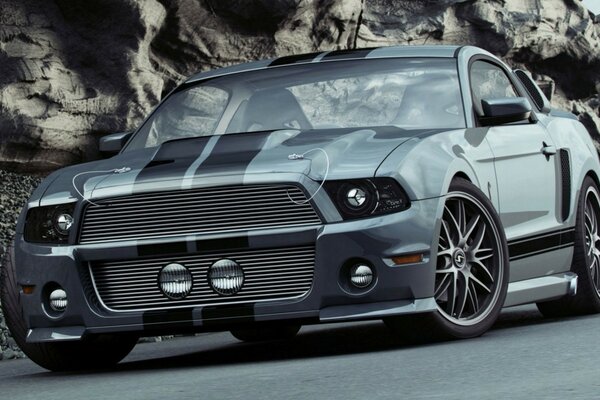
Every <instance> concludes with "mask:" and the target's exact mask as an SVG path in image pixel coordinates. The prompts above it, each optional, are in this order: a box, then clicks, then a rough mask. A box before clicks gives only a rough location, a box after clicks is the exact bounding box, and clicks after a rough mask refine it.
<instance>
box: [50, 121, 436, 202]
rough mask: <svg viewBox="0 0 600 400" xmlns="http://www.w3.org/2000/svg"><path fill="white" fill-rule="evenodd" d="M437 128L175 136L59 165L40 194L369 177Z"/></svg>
mask: <svg viewBox="0 0 600 400" xmlns="http://www.w3.org/2000/svg"><path fill="white" fill-rule="evenodd" d="M438 131H439V130H438ZM434 132H437V131H432V130H404V129H401V128H397V127H380V128H368V129H356V128H353V129H348V128H344V129H331V130H309V131H299V130H277V131H262V132H252V133H242V134H228V135H222V136H210V137H198V138H190V139H179V140H172V141H169V142H165V143H163V144H162V145H161V146H160V147H158V148H151V149H140V150H135V151H127V152H124V153H121V154H119V155H117V156H115V157H112V158H110V159H106V160H99V161H95V162H91V163H85V164H80V165H75V166H72V167H68V168H65V169H63V170H61V171H58V172H57V173H55V174H53V176H52V177H49V178H48V179H52V182H51V183H49V184H47V188H46V190H45V193H44V195H43V199H42V200H43V202H48V203H55V202H58V200H57V199H59V198H62V199H64V198H65V197H68V198H79V197H80V196H79V194H78V193H77V191H76V190H75V189H74V188H73V186H75V187H76V188H77V190H79V192H81V193H82V194H83V195H84V196H85V197H86V198H88V199H91V198H96V197H105V196H106V195H107V193H108V192H109V193H110V196H120V195H127V194H132V193H136V192H144V191H149V190H157V189H158V190H162V189H164V188H165V187H169V188H171V187H180V188H190V187H195V186H202V185H203V182H204V184H205V183H206V182H212V181H215V180H216V181H217V182H223V181H225V182H231V181H232V177H235V179H237V181H238V182H239V183H240V184H241V183H243V182H244V177H248V176H250V175H253V176H255V175H259V174H260V175H261V178H262V177H264V181H269V179H270V178H269V175H270V174H278V173H282V174H303V175H305V176H307V177H309V178H310V179H313V180H316V181H320V180H323V179H325V178H326V179H349V178H365V177H370V176H373V175H374V173H375V171H376V170H377V167H378V166H379V165H380V164H381V163H382V161H383V160H384V159H385V158H386V157H387V156H388V155H389V154H390V153H391V152H392V151H393V150H394V149H395V148H397V147H398V146H400V145H401V144H402V143H404V142H406V141H407V140H409V139H410V138H411V137H416V136H423V135H426V134H430V133H434ZM115 170H118V171H115ZM219 177H221V178H219ZM224 177H229V178H227V179H224ZM235 179H233V180H234V181H235ZM73 181H74V182H73ZM73 183H74V184H73Z"/></svg>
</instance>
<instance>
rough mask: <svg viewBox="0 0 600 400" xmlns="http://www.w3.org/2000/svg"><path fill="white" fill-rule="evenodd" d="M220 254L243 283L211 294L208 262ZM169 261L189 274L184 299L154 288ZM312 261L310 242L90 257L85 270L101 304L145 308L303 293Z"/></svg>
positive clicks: (118, 308)
mask: <svg viewBox="0 0 600 400" xmlns="http://www.w3.org/2000/svg"><path fill="white" fill-rule="evenodd" d="M223 258H227V259H230V260H234V261H235V262H237V263H238V264H240V265H241V266H242V268H243V270H244V276H245V280H244V285H243V287H242V289H241V290H240V291H239V292H238V293H237V294H235V295H233V296H222V295H219V294H217V293H215V292H214V291H213V290H212V289H211V287H210V285H209V283H208V280H207V275H208V269H209V267H210V266H211V265H212V264H213V263H214V262H216V261H218V260H220V259H223ZM169 263H178V264H182V265H184V266H186V267H187V268H188V269H189V270H190V272H191V273H192V277H193V281H194V283H193V287H192V291H191V293H190V294H189V296H187V297H186V298H185V299H183V300H171V299H169V298H167V297H166V296H165V295H163V294H162V292H161V290H160V288H159V287H158V282H157V277H158V274H159V272H160V270H161V269H162V268H163V267H164V266H165V265H167V264H169ZM314 264H315V248H314V245H313V246H302V247H288V248H278V249H264V250H243V251H228V252H213V253H204V254H196V255H188V256H180V257H160V258H152V259H141V260H130V261H111V262H100V263H97V262H93V263H90V274H91V277H92V281H93V283H94V287H95V289H96V294H97V295H98V297H99V299H100V301H101V302H102V303H103V305H104V306H105V307H106V308H108V309H109V310H112V311H142V310H143V311H145V310H152V309H169V308H180V307H195V306H204V305H220V304H243V303H254V302H261V301H272V300H280V299H281V300H283V299H291V298H297V297H302V296H304V295H305V294H306V293H308V291H309V290H310V288H311V286H312V282H313V274H314Z"/></svg>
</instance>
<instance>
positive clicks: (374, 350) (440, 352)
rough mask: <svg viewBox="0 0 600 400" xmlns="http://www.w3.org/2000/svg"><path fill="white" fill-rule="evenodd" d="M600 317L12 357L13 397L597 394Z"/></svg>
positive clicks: (7, 386)
mask: <svg viewBox="0 0 600 400" xmlns="http://www.w3.org/2000/svg"><path fill="white" fill-rule="evenodd" d="M599 344H600V316H590V317H579V318H570V319H565V320H545V319H542V317H541V316H540V314H539V313H538V312H537V311H536V310H535V308H534V307H531V306H529V307H519V308H514V309H510V310H506V311H504V312H503V314H502V316H501V319H500V321H499V322H498V323H497V324H496V326H495V328H494V329H493V330H492V331H490V332H489V333H488V334H486V335H485V336H483V337H481V338H478V339H474V340H467V341H460V342H452V343H441V344H435V345H428V346H403V345H401V344H398V343H397V342H396V341H395V340H394V338H393V337H392V336H391V335H390V334H389V333H388V331H387V329H386V328H385V326H384V325H383V324H382V323H379V322H369V323H358V324H344V325H323V326H315V327H305V328H303V329H302V331H301V332H300V335H299V336H298V337H297V338H296V339H294V340H293V341H291V342H288V343H276V344H273V343H270V344H251V345H248V344H242V343H239V342H237V341H236V340H235V339H233V337H231V336H230V335H229V334H227V333H220V334H208V335H204V336H201V337H195V338H194V337H186V338H178V339H174V340H171V341H167V342H162V343H147V344H141V345H138V346H137V347H136V349H135V350H134V351H133V352H132V354H131V355H130V356H129V357H128V358H126V359H125V360H124V361H123V362H122V363H121V364H120V365H119V366H118V367H117V368H116V369H115V370H113V371H110V372H96V373H76V374H56V373H50V372H46V371H45V370H43V369H41V368H39V367H37V366H36V365H35V364H33V363H32V362H31V361H29V360H18V361H3V362H0V398H1V399H14V400H17V399H18V400H25V399H36V400H46V399H94V398H102V399H119V400H127V399H144V400H146V399H166V400H171V399H173V400H175V399H188V398H189V399H213V398H214V399H227V400H232V399H259V398H269V399H270V400H271V399H278V398H285V399H320V398H323V399H336V398H340V399H355V398H356V399H415V398H424V399H431V398H433V399H437V398H440V399H455V398H456V399H465V398H474V399H485V398H493V399H499V398H500V399H501V398H511V399H514V398H527V399H537V398H544V399H551V398H555V399H565V398H569V399H575V398H581V399H594V398H600V362H599V360H600V345H599Z"/></svg>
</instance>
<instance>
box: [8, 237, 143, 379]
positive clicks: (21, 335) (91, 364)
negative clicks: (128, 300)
mask: <svg viewBox="0 0 600 400" xmlns="http://www.w3.org/2000/svg"><path fill="white" fill-rule="evenodd" d="M0 302H1V304H2V312H3V313H4V318H5V320H6V325H7V326H8V329H9V330H10V333H11V334H12V337H13V338H14V339H15V342H16V343H17V345H18V346H19V347H20V348H21V350H23V352H24V353H25V354H26V355H27V356H28V357H29V358H30V359H31V360H32V361H33V362H35V363H36V364H38V365H40V366H41V367H43V368H46V369H49V370H52V371H73V370H82V369H99V368H106V367H110V366H112V365H114V364H117V363H118V362H119V361H121V360H122V359H123V358H125V356H127V354H129V352H131V350H132V349H133V347H134V346H135V344H136V343H137V337H133V336H114V335H94V336H88V337H86V338H85V339H84V340H81V341H77V342H50V343H27V341H26V339H25V338H26V335H27V327H26V326H25V321H24V320H23V315H22V307H21V302H20V296H19V287H18V285H17V279H16V271H15V264H14V248H13V245H12V244H11V245H10V246H9V248H8V249H7V252H6V255H5V257H4V261H3V263H2V269H1V271H0Z"/></svg>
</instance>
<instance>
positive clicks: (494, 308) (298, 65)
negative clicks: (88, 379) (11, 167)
mask: <svg viewBox="0 0 600 400" xmlns="http://www.w3.org/2000/svg"><path fill="white" fill-rule="evenodd" d="M100 149H101V150H102V151H103V152H104V153H106V154H109V155H112V157H111V158H107V159H104V160H101V161H95V162H91V163H87V164H82V165H76V166H72V167H68V168H64V169H62V170H60V171H57V172H55V173H53V174H52V175H50V176H49V177H48V178H47V179H46V180H44V181H43V182H42V184H41V185H40V186H39V187H38V188H37V190H36V191H35V192H34V194H33V195H32V197H31V199H30V200H29V201H28V203H27V204H26V206H25V207H24V209H23V212H22V214H21V217H20V219H19V222H18V227H17V234H16V237H15V239H14V243H13V244H12V245H11V246H10V248H9V249H8V252H7V257H6V259H5V261H4V263H3V269H2V292H1V294H2V299H1V300H2V307H3V309H4V313H5V316H6V322H7V324H8V326H9V328H10V330H11V332H12V333H13V335H14V337H15V340H16V341H17V343H18V344H19V345H20V346H21V347H22V349H23V350H24V351H25V353H26V354H27V355H28V356H29V357H30V358H31V359H32V360H34V361H35V362H37V363H38V364H40V365H41V366H43V367H45V368H48V369H51V370H64V369H77V368H94V367H102V366H108V365H111V364H114V363H116V362H118V361H120V360H121V359H122V358H123V357H125V355H127V354H128V352H129V351H130V350H131V349H132V348H133V346H134V345H135V343H136V340H137V339H138V338H139V337H140V336H148V335H159V334H177V333H191V332H199V331H222V330H229V331H231V332H232V334H233V335H234V336H235V337H237V338H238V339H240V340H246V341H252V340H275V339H286V338H290V337H292V336H293V335H295V334H296V333H297V332H298V330H299V328H300V326H301V325H303V324H311V323H318V322H335V321H351V320H367V319H383V320H384V321H385V322H386V323H387V325H388V326H389V327H390V328H391V329H392V330H393V331H394V332H396V333H397V334H398V335H399V336H401V337H403V338H407V339H429V340H431V339H437V340H439V339H452V338H469V337H474V336H478V335H481V334H483V333H484V332H485V331H486V330H488V329H489V328H490V327H491V325H492V324H493V323H494V321H495V320H496V318H497V317H498V314H499V313H500V310H501V308H502V307H503V306H512V305H517V304H525V303H532V302H536V303H537V304H538V307H539V309H540V310H541V311H542V312H543V313H544V314H545V315H551V316H558V315H567V314H577V313H592V312H598V311H600V295H599V293H600V292H599V288H600V246H599V240H600V236H599V233H598V218H599V216H600V197H599V191H598V176H600V164H599V161H598V155H597V152H596V149H595V148H594V145H593V143H592V140H591V139H590V136H589V134H588V133H587V131H586V130H585V128H584V127H583V126H582V125H581V124H580V123H579V122H578V121H577V120H576V119H575V118H574V117H573V116H572V115H571V114H569V113H566V112H561V111H558V110H553V109H551V108H550V107H549V104H548V100H547V99H546V97H545V96H544V94H543V93H542V92H541V91H540V89H539V88H538V87H537V86H536V85H535V83H534V82H533V81H532V79H531V78H530V77H529V76H528V74H527V73H525V72H523V71H511V70H510V69H509V68H507V66H506V65H505V64H503V63H502V62H501V61H500V60H498V59H497V58H495V57H494V56H492V55H491V54H489V53H487V52H485V51H483V50H481V49H478V48H475V47H469V46H466V47H446V46H436V47H426V46H425V47H421V46H410V47H389V48H378V49H364V50H356V51H334V52H326V53H320V54H308V55H300V56H291V57H282V58H278V59H275V60H269V61H259V62H255V63H250V64H245V65H238V66H233V67H229V68H224V69H219V70H214V71H210V72H207V73H201V74H198V75H195V76H193V77H191V78H190V79H188V80H187V81H186V82H184V83H183V84H182V85H180V86H179V87H178V88H177V89H175V90H174V91H173V92H172V93H170V94H169V95H168V96H167V97H166V98H165V99H164V100H163V101H162V102H161V104H160V105H159V106H158V107H157V108H156V110H155V111H154V112H153V113H152V114H151V115H150V116H149V117H148V119H147V120H146V121H145V122H144V123H143V124H142V125H141V127H140V128H139V129H137V131H135V132H133V133H125V134H116V135H110V136H107V137H105V138H103V139H102V140H101V143H100Z"/></svg>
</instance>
